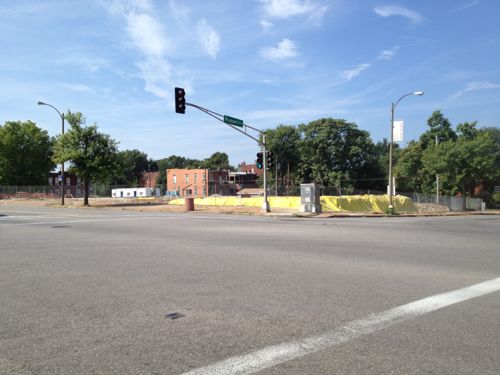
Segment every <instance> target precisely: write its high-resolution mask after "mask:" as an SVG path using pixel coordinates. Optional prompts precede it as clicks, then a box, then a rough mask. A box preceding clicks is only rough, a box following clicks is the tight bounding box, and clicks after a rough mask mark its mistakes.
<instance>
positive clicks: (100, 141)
mask: <svg viewBox="0 0 500 375" xmlns="http://www.w3.org/2000/svg"><path fill="white" fill-rule="evenodd" d="M65 118H66V120H67V121H68V123H69V124H70V130H69V131H68V132H66V133H65V134H64V135H59V136H58V137H57V138H56V142H55V145H54V156H53V160H54V161H55V162H56V163H62V162H64V161H70V162H71V167H72V169H73V170H74V171H75V173H76V174H77V175H78V176H79V177H80V178H81V179H82V181H83V184H84V190H85V195H84V200H83V204H84V205H85V206H88V204H89V190H90V183H91V182H94V181H97V180H100V179H101V180H102V179H105V178H106V176H108V175H109V174H111V173H112V172H113V170H114V169H115V168H116V166H117V152H118V151H117V142H116V141H115V140H113V139H111V137H110V136H109V135H107V134H103V133H99V132H98V131H97V125H95V124H94V125H92V126H85V118H84V117H83V115H82V114H81V113H79V112H77V113H72V112H68V113H67V114H66V115H65Z"/></svg>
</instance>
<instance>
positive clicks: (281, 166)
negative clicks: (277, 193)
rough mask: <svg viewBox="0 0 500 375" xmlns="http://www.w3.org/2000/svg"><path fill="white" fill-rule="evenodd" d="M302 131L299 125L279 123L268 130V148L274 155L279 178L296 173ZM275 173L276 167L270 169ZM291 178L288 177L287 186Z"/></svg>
mask: <svg viewBox="0 0 500 375" xmlns="http://www.w3.org/2000/svg"><path fill="white" fill-rule="evenodd" d="M299 141H300V133H299V130H298V128H297V127H295V126H290V125H279V126H278V127H277V128H275V129H267V130H266V144H267V146H266V149H267V150H269V151H271V152H272V153H273V155H274V161H275V163H276V167H277V172H278V179H279V178H280V177H281V180H282V181H283V180H284V176H288V177H289V176H290V174H291V175H292V180H293V176H295V175H296V172H297V169H298V166H299V162H300V154H299V151H298V148H299ZM270 172H271V175H274V173H275V169H274V168H273V170H271V171H270ZM289 183H290V178H287V186H288V184H289ZM283 192H284V191H282V193H283Z"/></svg>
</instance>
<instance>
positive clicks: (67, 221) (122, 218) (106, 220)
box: [0, 215, 173, 227]
mask: <svg viewBox="0 0 500 375" xmlns="http://www.w3.org/2000/svg"><path fill="white" fill-rule="evenodd" d="M172 218H173V217H171V216H165V215H161V216H160V215H155V216H141V217H140V219H141V220H155V219H172ZM137 219H138V216H137V215H125V217H110V218H107V219H80V220H57V221H50V220H48V221H36V222H32V223H5V224H1V225H0V227H16V226H30V225H46V224H51V225H52V224H69V223H99V222H100V223H103V222H104V223H105V222H111V221H127V220H137Z"/></svg>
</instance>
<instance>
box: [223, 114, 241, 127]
mask: <svg viewBox="0 0 500 375" xmlns="http://www.w3.org/2000/svg"><path fill="white" fill-rule="evenodd" d="M224 122H225V123H226V124H229V125H233V126H239V127H240V128H242V127H243V120H240V119H239V118H235V117H231V116H226V115H224Z"/></svg>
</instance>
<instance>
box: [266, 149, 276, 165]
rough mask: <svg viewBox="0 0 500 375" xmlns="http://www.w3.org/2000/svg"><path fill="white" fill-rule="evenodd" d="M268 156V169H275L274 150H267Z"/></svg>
mask: <svg viewBox="0 0 500 375" xmlns="http://www.w3.org/2000/svg"><path fill="white" fill-rule="evenodd" d="M266 154H267V155H266V157H267V169H273V167H274V154H273V152H272V151H267V152H266Z"/></svg>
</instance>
